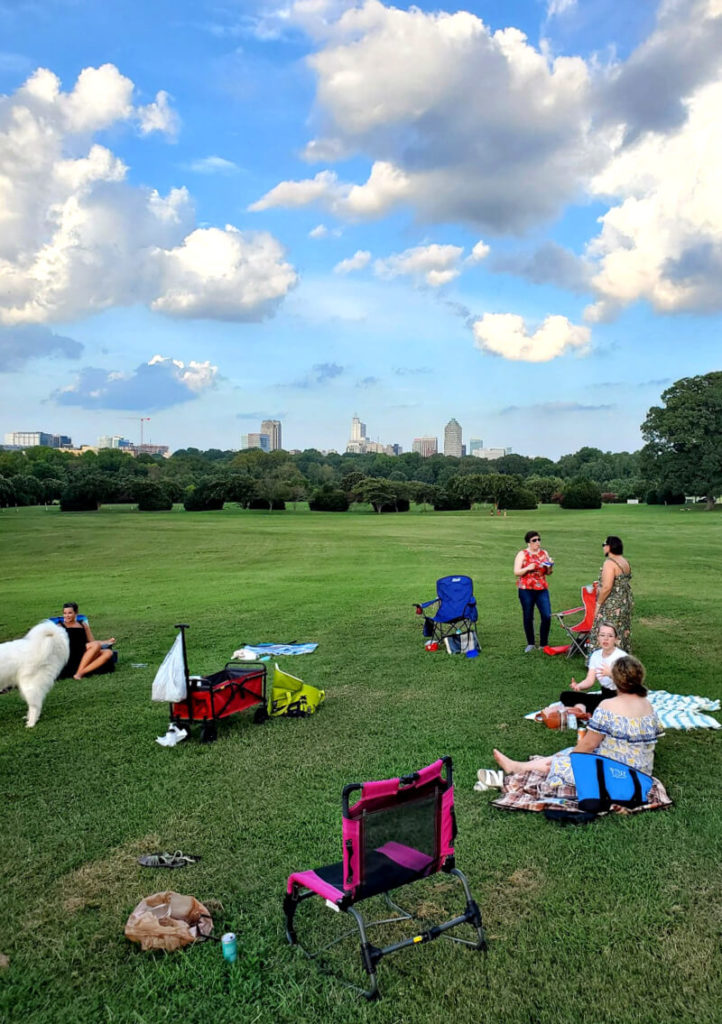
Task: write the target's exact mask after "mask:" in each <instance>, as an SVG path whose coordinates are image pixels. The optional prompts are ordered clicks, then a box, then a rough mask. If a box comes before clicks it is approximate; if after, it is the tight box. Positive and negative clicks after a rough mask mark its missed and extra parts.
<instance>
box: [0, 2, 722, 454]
mask: <svg viewBox="0 0 722 1024" xmlns="http://www.w3.org/2000/svg"><path fill="white" fill-rule="evenodd" d="M158 39H162V40H163V45H162V46H159V45H158V43H157V40H158ZM0 40H1V42H0V96H1V97H2V103H0V181H2V182H3V203H2V208H1V209H0V396H1V397H2V403H1V405H0V433H2V434H5V433H11V432H14V431H17V430H28V429H32V428H33V427H34V426H41V427H42V429H43V430H44V431H47V432H48V433H50V434H58V435H59V434H61V433H62V434H66V435H69V436H72V437H73V438H74V439H78V440H79V441H80V440H81V439H82V440H83V441H87V442H91V443H92V442H93V441H94V440H95V439H96V438H97V437H99V436H115V435H118V436H122V435H127V434H128V433H129V432H131V430H132V428H131V427H130V426H129V424H128V421H129V420H131V419H135V420H136V421H137V420H143V419H146V420H148V419H149V422H147V425H146V427H145V436H144V438H143V439H142V440H143V441H144V442H145V441H147V442H148V443H149V444H153V443H156V444H167V445H169V446H170V447H171V449H173V450H176V449H178V448H184V447H190V446H193V447H197V448H201V449H208V448H221V449H230V448H235V447H237V446H238V445H239V443H240V437H241V435H242V434H244V433H248V432H249V431H251V432H254V431H259V425H260V424H262V423H263V422H269V421H278V422H282V423H283V431H284V436H283V444H284V445H285V446H287V447H288V448H293V449H304V448H307V447H316V448H319V449H321V450H328V449H335V450H339V451H343V450H345V447H346V444H347V443H348V440H349V438H348V436H347V433H346V431H347V424H348V416H349V410H354V409H361V408H363V411H364V416H365V418H366V420H367V422H368V423H370V424H372V425H373V426H372V429H371V431H370V439H369V440H370V443H372V444H381V443H384V444H393V443H396V444H400V445H401V446H402V447H403V448H404V449H405V450H408V449H409V447H411V445H412V444H413V439H414V438H415V437H421V436H424V434H426V433H428V435H429V436H432V435H436V436H438V437H439V438H440V439H441V438H443V428H444V424H446V423H447V422H448V420H449V418H450V413H451V411H453V415H454V417H455V418H456V419H457V420H458V421H459V422H460V423H461V424H463V425H464V434H465V437H467V438H469V439H471V437H472V436H474V435H477V436H478V435H481V436H482V437H483V438H484V439H485V443H486V444H487V445H489V446H491V447H495V446H499V448H501V447H502V446H503V448H512V449H513V451H514V452H518V453H520V454H524V455H529V456H535V455H543V456H547V457H549V458H552V459H556V458H558V457H559V456H560V455H562V454H564V453H567V452H570V451H575V450H578V449H579V448H581V447H583V446H584V445H590V446H594V447H599V448H601V449H603V450H612V451H621V450H630V451H633V450H636V449H638V448H639V447H641V444H642V439H641V434H640V424H641V423H642V422H643V420H644V418H645V416H646V413H647V411H648V409H649V408H650V407H651V406H653V405H655V404H659V402H660V395H661V393H662V392H663V391H664V390H665V388H667V387H669V386H670V385H671V384H672V383H673V382H674V381H675V380H678V379H680V378H682V377H688V376H694V375H697V374H704V373H707V372H709V371H711V370H715V369H718V368H719V353H718V349H719V343H718V340H717V339H718V337H719V334H720V328H722V275H720V273H719V270H720V266H722V257H720V243H719V239H720V238H721V237H722V204H720V201H719V189H718V185H717V179H718V167H719V163H720V159H722V132H721V131H720V122H721V121H722V115H721V114H720V111H721V110H722V103H721V102H720V101H721V100H722V9H720V6H719V3H718V2H717V0H674V2H671V0H650V2H649V3H646V4H625V5H622V4H619V3H618V0H586V2H585V3H580V2H579V0H518V2H517V3H516V4H513V5H510V4H503V3H501V2H500V0H475V2H474V3H467V4H466V5H464V4H463V3H461V2H454V3H451V2H450V0H433V2H432V0H417V2H416V3H413V4H412V3H410V2H406V0H397V2H396V3H391V2H388V0H288V2H286V3H284V4H282V5H281V4H275V5H274V4H269V3H268V2H267V0H244V3H243V4H240V5H239V4H228V5H219V4H217V3H215V2H212V0H193V2H191V0H174V3H173V4H172V5H171V4H169V3H167V2H166V0H159V2H157V3H155V4H140V3H139V2H138V0H128V2H127V3H126V4H124V5H121V6H118V5H108V4H107V3H105V2H101V0H83V3H82V4H78V3H74V2H70V0H59V2H58V3H53V4H50V3H43V2H40V3H33V4H29V3H18V4H0ZM411 41H413V44H411ZM389 54H393V55H394V58H393V59H392V60H390V59H389V56H388V55H389ZM660 82H663V83H664V87H663V88H661V87H660V84H659V83H660ZM481 83H483V86H482V84H481ZM260 432H261V433H263V431H260ZM137 433H138V430H137V427H136V428H135V431H134V432H133V433H131V438H132V440H133V441H134V443H137V441H138V438H137V436H135V435H136V434H137ZM268 436H269V437H270V436H271V435H268ZM469 443H470V442H469Z"/></svg>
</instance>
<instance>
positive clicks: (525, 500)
mask: <svg viewBox="0 0 722 1024" xmlns="http://www.w3.org/2000/svg"><path fill="white" fill-rule="evenodd" d="M537 504H538V502H537V498H536V494H534V492H533V491H531V490H529V488H528V487H519V488H518V489H517V490H514V491H511V492H510V493H509V494H507V495H506V496H505V498H504V499H503V500H502V501H500V502H499V508H508V509H512V510H513V509H527V508H536V507H537Z"/></svg>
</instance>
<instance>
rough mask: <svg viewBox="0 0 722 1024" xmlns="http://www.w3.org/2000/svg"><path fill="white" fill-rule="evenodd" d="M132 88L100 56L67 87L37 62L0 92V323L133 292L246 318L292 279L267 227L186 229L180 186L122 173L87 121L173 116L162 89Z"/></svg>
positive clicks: (134, 296) (101, 124)
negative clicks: (136, 99)
mask: <svg viewBox="0 0 722 1024" xmlns="http://www.w3.org/2000/svg"><path fill="white" fill-rule="evenodd" d="M132 97H133V83H132V82H131V81H130V80H129V79H128V78H125V77H124V76H123V75H121V74H120V72H119V71H118V69H117V68H115V67H113V66H112V65H110V64H106V65H104V66H103V67H101V68H86V69H85V70H84V71H82V72H81V74H80V75H79V76H78V80H77V82H76V84H75V86H74V87H73V88H72V90H71V91H70V92H63V91H62V90H61V86H60V81H59V79H58V78H57V76H56V75H54V74H53V73H52V72H50V71H48V70H46V69H43V68H41V69H39V70H38V71H36V72H35V73H34V74H33V75H32V76H31V77H30V78H29V79H28V81H27V82H26V83H25V84H24V85H23V86H22V87H21V88H20V89H18V90H17V92H16V93H15V94H13V95H12V96H10V97H5V98H3V99H2V101H0V325H6V326H13V325H20V324H33V323H34V324H42V323H51V322H53V321H58V320H68V319H72V318H73V317H77V316H82V315H86V314H88V313H92V312H95V311H98V310H102V309H107V308H109V307H112V306H116V305H130V304H134V303H147V304H150V305H152V306H153V307H154V308H157V309H163V310H165V311H167V312H169V313H172V314H174V315H197V316H206V317H214V316H218V317H220V318H222V319H238V320H249V319H254V318H256V319H257V318H259V317H261V316H264V315H267V314H268V313H269V312H270V311H271V310H272V308H273V306H274V305H275V303H276V302H277V301H279V300H280V299H281V298H282V297H283V295H284V294H285V292H286V291H287V290H288V289H289V288H290V287H292V286H293V284H294V283H295V280H296V275H295V272H294V271H293V269H292V268H291V267H290V266H289V264H288V263H286V262H285V260H284V259H283V257H282V249H281V247H280V245H279V243H278V242H276V241H275V239H272V238H271V236H270V235H266V234H264V233H259V234H256V233H250V234H247V235H243V234H242V233H241V232H239V231H238V230H237V229H236V228H232V227H229V228H226V229H225V231H217V230H216V229H213V230H216V233H215V234H207V235H206V234H204V232H199V231H194V226H195V215H194V210H193V204H192V201H191V197H190V196H189V194H188V192H187V191H186V189H184V188H176V189H171V191H170V192H168V194H167V195H160V194H159V193H158V192H157V191H155V190H153V189H151V188H143V187H136V186H131V185H130V184H129V183H128V180H127V167H126V166H125V164H124V163H123V161H122V160H120V159H119V158H118V157H116V156H115V155H114V154H113V153H112V152H111V151H110V150H109V149H108V148H107V147H106V146H103V145H100V144H99V143H97V142H94V141H93V138H92V135H93V132H95V131H98V130H101V129H108V128H111V127H113V126H117V125H119V124H122V123H123V122H125V123H126V124H131V123H132V122H133V121H134V120H137V121H138V123H139V124H140V126H141V130H145V131H150V130H166V131H167V130H169V129H170V128H171V127H172V121H173V118H172V116H171V112H170V108H169V106H168V103H167V96H166V94H164V93H159V94H158V98H157V99H156V101H155V103H153V104H150V105H149V106H147V107H134V106H133V102H132ZM143 126H145V128H143ZM202 239H205V244H203V242H202V241H201V240H202ZM199 250H202V251H203V252H204V254H205V255H207V256H208V258H209V262H208V266H207V268H204V266H203V265H202V264H201V262H199V261H198V260H197V259H196V258H195V255H194V254H195V253H197V252H198V251H199ZM214 303H217V305H214Z"/></svg>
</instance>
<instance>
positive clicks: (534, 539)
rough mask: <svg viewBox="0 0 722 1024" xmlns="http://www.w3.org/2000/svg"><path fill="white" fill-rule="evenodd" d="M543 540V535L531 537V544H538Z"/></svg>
mask: <svg viewBox="0 0 722 1024" xmlns="http://www.w3.org/2000/svg"><path fill="white" fill-rule="evenodd" d="M540 540H541V537H531V538H530V539H529V543H530V544H537V543H538V542H539V541H540Z"/></svg>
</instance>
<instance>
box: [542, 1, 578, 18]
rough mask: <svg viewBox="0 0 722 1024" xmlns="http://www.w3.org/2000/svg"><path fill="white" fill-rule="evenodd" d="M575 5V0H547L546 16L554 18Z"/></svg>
mask: <svg viewBox="0 0 722 1024" xmlns="http://www.w3.org/2000/svg"><path fill="white" fill-rule="evenodd" d="M576 6H577V0H547V17H548V18H555V17H558V16H559V15H560V14H566V12H567V11H571V10H573V8H575V7H576Z"/></svg>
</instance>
